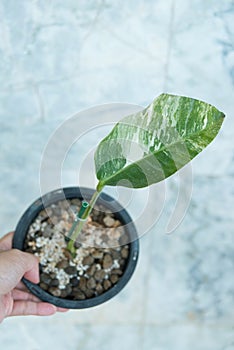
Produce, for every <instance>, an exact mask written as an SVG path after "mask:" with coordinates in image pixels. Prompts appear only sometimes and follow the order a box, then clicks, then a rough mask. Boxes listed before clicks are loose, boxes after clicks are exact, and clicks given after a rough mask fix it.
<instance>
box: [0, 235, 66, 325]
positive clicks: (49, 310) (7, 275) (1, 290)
mask: <svg viewBox="0 0 234 350" xmlns="http://www.w3.org/2000/svg"><path fill="white" fill-rule="evenodd" d="M12 238H13V232H10V233H8V234H7V235H5V236H4V237H3V238H1V239H0V322H1V321H2V320H3V319H4V318H5V317H8V316H20V315H38V316H48V315H53V314H54V313H55V312H56V311H61V312H64V311H67V309H63V308H59V307H56V306H54V305H52V304H49V303H45V302H42V301H40V300H39V299H38V298H37V297H36V296H34V295H32V294H31V293H29V292H28V290H27V288H26V287H25V286H24V284H23V283H22V282H20V280H21V278H22V277H23V276H24V277H25V278H27V279H28V280H29V281H31V282H33V283H38V282H39V263H38V260H37V258H36V257H35V256H34V255H32V254H29V253H25V252H22V251H20V250H18V249H11V248H12Z"/></svg>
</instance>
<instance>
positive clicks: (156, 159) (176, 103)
mask: <svg viewBox="0 0 234 350" xmlns="http://www.w3.org/2000/svg"><path fill="white" fill-rule="evenodd" d="M223 119H224V114H223V113H222V112H220V111H219V110H217V109H216V108H215V107H213V106H211V105H210V104H207V103H205V102H202V101H199V100H195V99H192V98H189V97H183V96H175V95H169V94H162V95H160V96H159V97H158V98H156V99H155V100H154V101H153V102H152V104H150V105H149V106H148V107H147V108H145V109H144V110H143V111H141V112H139V113H136V114H134V115H130V116H127V117H125V118H123V119H122V120H121V121H120V122H119V123H118V124H116V126H115V127H114V128H113V129H112V131H111V132H110V134H109V135H108V136H107V137H106V138H104V139H103V140H102V141H101V143H100V144H99V146H98V148H97V150H96V153H95V167H96V174H97V178H98V180H99V184H98V190H100V189H101V188H102V187H103V186H105V185H110V186H116V185H122V186H127V187H134V188H140V187H146V186H149V185H151V184H153V183H157V182H159V181H162V180H164V179H165V178H167V177H168V176H170V175H172V174H174V173H175V172H176V171H177V170H179V169H180V168H182V167H183V166H184V165H185V164H187V163H188V162H189V161H191V160H192V159H193V158H194V157H195V156H196V155H197V154H199V153H200V152H201V151H202V150H203V149H204V148H205V147H206V146H207V145H208V144H209V143H210V142H211V141H212V140H213V139H214V138H215V136H216V135H217V134H218V132H219V129H220V127H221V125H222V122H223Z"/></svg>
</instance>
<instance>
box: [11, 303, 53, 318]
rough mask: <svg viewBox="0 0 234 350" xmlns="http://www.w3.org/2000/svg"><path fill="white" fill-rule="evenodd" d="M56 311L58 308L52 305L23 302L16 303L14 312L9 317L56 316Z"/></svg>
mask: <svg viewBox="0 0 234 350" xmlns="http://www.w3.org/2000/svg"><path fill="white" fill-rule="evenodd" d="M56 311H57V308H56V306H54V305H52V304H48V303H43V302H40V303H38V302H33V301H25V300H23V301H22V300H21V301H15V302H14V306H13V309H12V312H11V314H10V315H9V316H23V315H24V316H27V315H37V316H49V315H53V314H55V312H56Z"/></svg>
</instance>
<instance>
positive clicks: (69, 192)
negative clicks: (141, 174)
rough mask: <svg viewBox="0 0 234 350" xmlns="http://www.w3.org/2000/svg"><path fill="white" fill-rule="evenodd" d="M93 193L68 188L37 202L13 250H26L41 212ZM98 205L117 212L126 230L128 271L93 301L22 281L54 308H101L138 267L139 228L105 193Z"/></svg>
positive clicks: (17, 233) (27, 214)
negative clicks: (63, 295)
mask: <svg viewBox="0 0 234 350" xmlns="http://www.w3.org/2000/svg"><path fill="white" fill-rule="evenodd" d="M93 193H94V190H91V189H88V188H83V187H81V188H79V187H67V188H62V189H58V190H55V191H52V192H49V193H47V194H46V195H44V196H43V197H41V198H39V199H37V200H36V201H35V202H34V203H33V204H32V205H31V206H30V207H29V208H28V209H27V210H26V212H25V213H24V214H23V216H22V217H21V219H20V221H19V223H18V225H17V227H16V230H15V234H14V238H13V247H14V248H17V249H20V250H23V248H24V240H25V238H26V235H27V232H28V229H29V226H30V225H31V223H32V222H33V221H34V219H35V218H36V217H37V216H38V214H39V212H40V211H41V210H43V209H44V208H45V207H47V206H49V205H51V204H53V203H56V202H58V201H59V200H63V199H64V196H65V198H67V199H72V198H79V199H83V198H84V199H85V200H89V199H90V198H91V196H92V194H93ZM97 204H102V205H104V206H105V207H107V208H109V209H110V210H111V211H113V212H115V216H116V218H117V219H118V220H120V221H121V222H122V223H123V224H125V225H127V226H125V230H126V233H127V235H128V238H129V242H130V243H129V257H128V261H127V264H126V268H125V271H124V273H123V275H122V276H121V278H120V279H119V281H118V282H117V283H116V284H115V285H114V286H113V287H112V288H111V289H109V290H107V291H106V292H104V293H103V294H101V295H99V296H96V297H93V298H91V299H85V300H68V299H62V298H58V297H55V296H52V295H51V294H49V293H47V292H46V291H44V290H43V289H42V288H40V287H39V285H37V284H34V283H32V282H30V281H28V280H27V279H25V278H23V280H22V281H23V282H24V284H25V285H26V286H27V288H28V289H29V290H30V291H31V292H32V293H33V294H34V295H36V296H37V297H38V298H40V299H41V300H43V301H46V302H48V303H51V304H54V305H56V306H59V307H63V308H68V309H83V308H89V307H93V306H96V305H99V304H102V303H104V302H106V301H107V300H109V299H111V298H113V297H114V296H115V295H116V294H118V293H119V292H120V291H121V290H122V289H123V288H124V286H125V285H126V284H127V283H128V281H129V280H130V278H131V276H132V274H133V272H134V270H135V268H136V264H137V260H138V254H139V241H138V236H137V231H136V228H135V226H134V224H133V222H132V220H131V218H130V216H129V214H128V213H127V212H126V210H125V209H124V208H123V207H122V206H121V205H120V204H119V203H118V202H116V201H115V199H113V198H112V197H110V196H109V195H107V194H105V193H102V194H101V195H100V197H99V199H98V201H97Z"/></svg>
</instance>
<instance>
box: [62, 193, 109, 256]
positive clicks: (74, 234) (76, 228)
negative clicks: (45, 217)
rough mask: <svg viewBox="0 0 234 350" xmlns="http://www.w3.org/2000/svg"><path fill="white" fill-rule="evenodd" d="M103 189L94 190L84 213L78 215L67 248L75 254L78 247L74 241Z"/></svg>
mask: <svg viewBox="0 0 234 350" xmlns="http://www.w3.org/2000/svg"><path fill="white" fill-rule="evenodd" d="M101 190H102V188H101V189H100V188H98V189H97V190H96V191H95V192H94V194H93V196H92V198H91V200H90V203H89V205H88V206H87V208H86V209H85V210H84V211H83V214H82V215H81V216H78V218H77V221H78V222H77V224H73V225H74V231H73V232H72V234H71V237H69V238H70V240H69V242H68V244H67V249H68V250H69V251H70V252H71V253H72V255H74V254H75V252H76V249H75V247H74V243H75V241H76V240H77V237H78V236H79V234H80V232H81V230H82V229H83V227H84V224H85V223H86V221H87V219H88V216H89V214H90V213H91V211H92V209H93V207H94V205H95V203H96V201H97V199H98V197H99V195H100V193H101Z"/></svg>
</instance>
